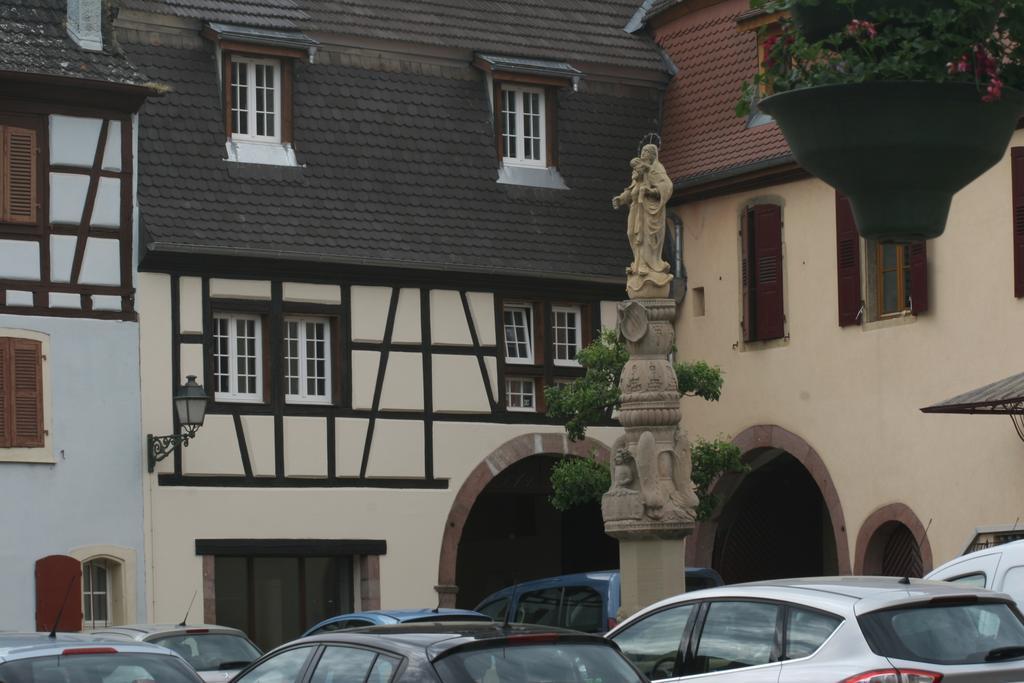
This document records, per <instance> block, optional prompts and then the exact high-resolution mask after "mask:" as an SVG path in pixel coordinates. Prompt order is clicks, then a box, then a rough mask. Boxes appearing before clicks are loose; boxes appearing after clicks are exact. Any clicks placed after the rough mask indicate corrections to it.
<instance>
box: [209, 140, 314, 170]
mask: <svg viewBox="0 0 1024 683" xmlns="http://www.w3.org/2000/svg"><path fill="white" fill-rule="evenodd" d="M224 146H225V147H226V149H227V154H228V156H227V159H225V161H233V162H235V163H239V164H263V165H265V166H298V165H299V162H298V160H296V158H295V150H294V149H293V148H292V146H291V144H289V143H281V142H258V141H256V140H236V139H231V140H228V141H227V142H226V143H225V145H224Z"/></svg>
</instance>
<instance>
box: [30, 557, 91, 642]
mask: <svg viewBox="0 0 1024 683" xmlns="http://www.w3.org/2000/svg"><path fill="white" fill-rule="evenodd" d="M61 607H63V608H64V609H63V611H61ZM58 613H60V623H59V624H57V630H58V631H81V630H82V564H81V563H80V562H79V561H78V560H76V559H75V558H73V557H68V556H67V555H49V556H47V557H44V558H42V559H41V560H37V561H36V630H37V631H49V630H50V629H52V628H53V623H54V621H56V620H57V614H58Z"/></svg>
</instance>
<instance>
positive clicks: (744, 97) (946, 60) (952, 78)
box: [736, 0, 1024, 116]
mask: <svg viewBox="0 0 1024 683" xmlns="http://www.w3.org/2000/svg"><path fill="white" fill-rule="evenodd" d="M824 1H825V0H754V2H752V5H753V6H755V7H761V8H763V9H765V10H766V11H779V10H785V9H789V8H790V7H793V6H814V5H818V4H820V3H821V2H824ZM837 2H838V4H839V5H841V6H842V5H845V6H846V7H847V8H848V10H849V16H850V23H849V24H847V25H846V26H845V27H844V28H843V29H842V30H840V31H838V32H836V33H833V34H832V35H830V36H827V37H825V38H824V39H822V40H820V41H818V42H814V43H811V42H808V41H807V40H806V39H804V37H803V36H802V35H801V34H800V32H799V31H798V30H797V29H796V26H795V25H794V23H793V22H792V21H790V20H788V19H783V20H782V21H781V33H780V34H778V35H769V34H767V33H765V34H763V35H762V40H763V42H764V46H765V52H766V56H765V60H764V63H763V65H762V66H763V69H762V70H761V71H760V72H759V73H758V74H756V75H755V76H754V77H753V79H752V81H748V82H745V83H744V84H743V87H742V93H741V99H740V101H739V103H738V104H737V106H736V113H737V114H738V115H740V116H746V115H748V114H749V113H750V111H751V108H752V105H753V103H754V102H755V101H756V97H757V94H758V93H759V92H761V91H766V92H771V93H779V92H785V91H787V90H794V89H797V88H806V87H811V86H818V85H831V84H838V83H864V82H868V81H929V82H933V83H948V82H963V83H973V84H975V85H976V86H977V88H978V92H979V97H980V98H981V99H983V100H986V101H991V100H997V99H999V98H1000V97H1001V94H1002V88H1003V86H1004V85H1008V86H1011V87H1016V88H1020V87H1022V86H1024V46H1022V44H1024V0H1000V2H999V3H998V4H999V7H1000V8H1001V12H1000V13H998V15H997V13H996V12H995V11H994V9H993V3H992V0H953V7H952V8H949V7H943V6H942V5H938V6H933V7H930V8H929V9H928V10H927V11H914V10H913V8H912V7H911V8H907V7H903V6H899V5H898V3H892V5H890V6H888V7H883V8H882V9H879V10H878V11H877V12H874V13H872V20H871V21H867V20H866V19H864V18H863V17H858V16H857V14H858V12H857V4H856V2H854V1H853V0H837ZM873 4H878V3H873ZM768 30H769V29H768V28H767V27H766V28H763V29H762V31H768Z"/></svg>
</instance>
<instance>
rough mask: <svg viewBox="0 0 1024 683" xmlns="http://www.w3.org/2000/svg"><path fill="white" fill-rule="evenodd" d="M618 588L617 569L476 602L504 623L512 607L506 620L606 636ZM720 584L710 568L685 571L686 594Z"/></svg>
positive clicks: (527, 585)
mask: <svg viewBox="0 0 1024 683" xmlns="http://www.w3.org/2000/svg"><path fill="white" fill-rule="evenodd" d="M620 583H621V581H620V578H619V572H618V570H610V571H600V572H586V573H583V574H565V575H563V576H552V577H549V578H546V579H536V580H534V581H524V582H522V583H518V584H516V585H514V586H509V587H507V588H502V589H501V590H500V591H497V592H495V593H491V594H490V595H488V596H487V597H486V598H484V599H483V600H481V601H480V604H479V605H477V606H476V611H477V612H481V613H483V614H486V615H487V616H489V617H491V618H492V619H495V620H496V621H503V620H504V619H505V613H506V612H507V611H508V610H509V609H510V606H511V614H512V616H511V617H510V618H509V621H514V622H517V623H523V624H544V625H546V626H561V627H563V628H571V629H573V630H575V631H583V632H584V633H604V632H605V631H607V630H608V629H610V628H614V627H615V624H616V623H617V621H616V618H617V615H618V612H619V605H620V604H621V601H620V595H621V592H620ZM721 585H722V577H721V576H719V575H718V572H716V571H715V570H714V569H702V568H697V567H691V568H688V569H687V570H686V589H687V591H695V590H701V589H703V588H711V587H713V586H721Z"/></svg>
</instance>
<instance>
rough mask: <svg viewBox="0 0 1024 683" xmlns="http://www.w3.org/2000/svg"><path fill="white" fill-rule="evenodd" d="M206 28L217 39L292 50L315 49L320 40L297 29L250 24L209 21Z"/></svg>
mask: <svg viewBox="0 0 1024 683" xmlns="http://www.w3.org/2000/svg"><path fill="white" fill-rule="evenodd" d="M206 28H207V30H208V31H209V32H210V33H212V34H213V35H215V36H216V37H217V39H218V40H233V41H238V42H240V43H248V44H250V45H266V46H269V47H281V48H290V49H293V50H305V51H310V52H312V51H315V50H316V48H317V46H318V45H320V42H319V41H318V40H316V39H315V38H310V37H309V36H307V35H306V34H305V33H301V32H299V31H277V30H274V29H267V28H254V27H252V26H237V25H234V24H224V23H221V22H217V21H211V22H209V23H207V25H206Z"/></svg>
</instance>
